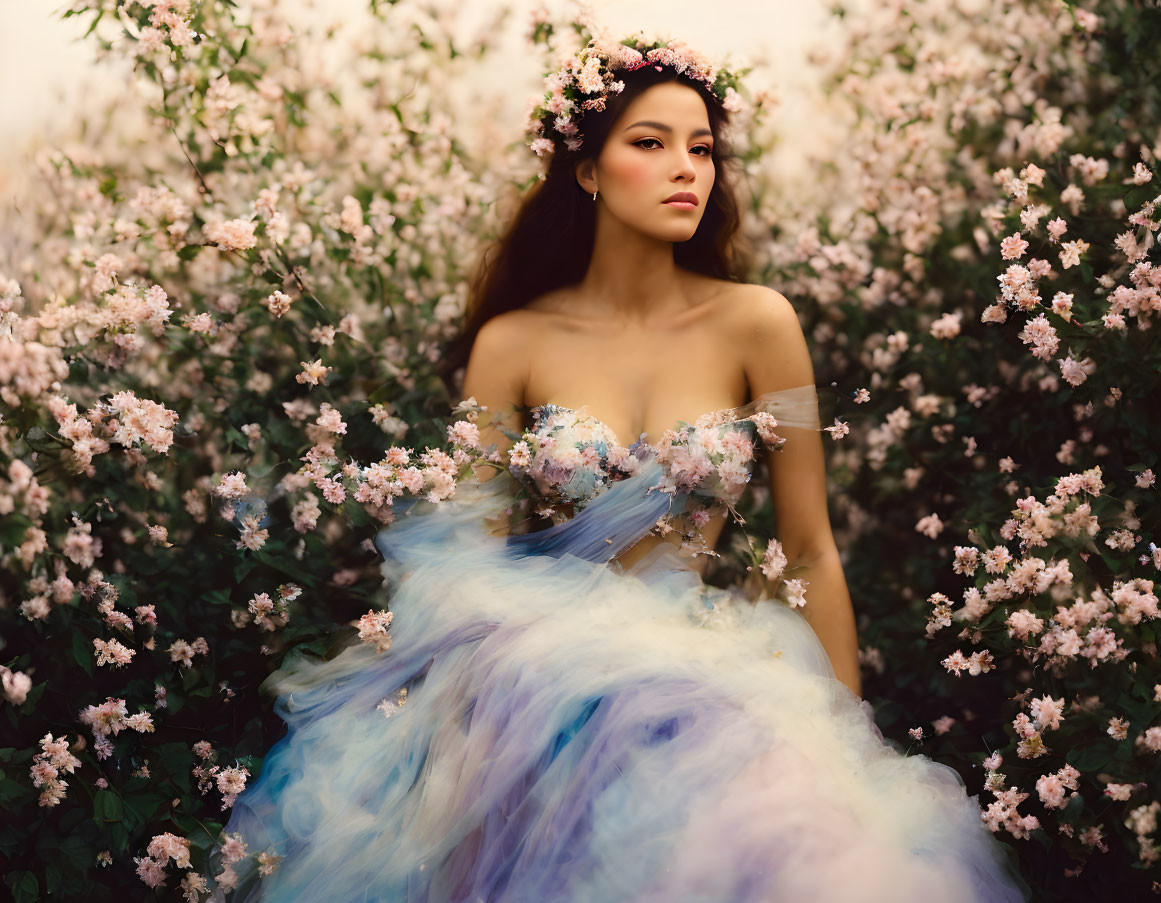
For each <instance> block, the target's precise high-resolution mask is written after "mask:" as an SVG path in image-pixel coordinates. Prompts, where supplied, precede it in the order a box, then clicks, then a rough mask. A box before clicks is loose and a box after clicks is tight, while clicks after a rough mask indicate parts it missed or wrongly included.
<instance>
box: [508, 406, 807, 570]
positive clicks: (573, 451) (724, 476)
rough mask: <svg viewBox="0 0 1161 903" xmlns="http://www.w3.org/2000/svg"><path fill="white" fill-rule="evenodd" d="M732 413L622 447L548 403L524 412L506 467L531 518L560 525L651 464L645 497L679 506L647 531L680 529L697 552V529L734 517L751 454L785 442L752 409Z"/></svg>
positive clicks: (768, 418)
mask: <svg viewBox="0 0 1161 903" xmlns="http://www.w3.org/2000/svg"><path fill="white" fill-rule="evenodd" d="M738 411H739V409H738V408H724V409H721V410H718V411H712V412H709V413H706V414H703V415H701V416H700V417H698V418H697V419H696V420H695V421H694V422H693V423H692V424H689V423H686V422H684V421H679V422H678V424H677V426H676V427H675V428H671V429H668V430H666V431H665V432H664V433H663V434H662V435H661V438H660V439H659V440H658V441H657V442H656V443H649V442H647V441H646V440H645V434H644V433H642V434H641V436H640V437H639V438H638V439H637V440H636V441H635V442H633V443H632V444H631V445H628V446H626V445H623V444H621V443H620V442H619V440H618V438H617V436H616V435H615V434H614V433H613V431H612V430H611V429H610V428H609V427H608V425H607V424H605V423H603V422H602V421H600V420H599V419H597V418H596V417H593V416H591V415H589V414H587V413H586V412H585V411H584V410H578V409H574V408H569V407H566V406H564V405H559V404H555V403H551V402H549V403H545V404H541V405H537V406H535V407H533V408H531V409H530V414H531V421H532V422H531V424H530V426H529V428H528V429H526V430H525V431H524V433H523V435H522V436H521V437H520V440H519V441H518V442H516V443H515V444H514V445H513V447H512V448H511V450H510V452H509V465H508V467H509V470H510V471H511V473H512V474H513V475H514V476H515V477H516V479H517V480H518V481H519V482H520V483H522V484H523V485H524V486H525V487H526V488H527V489H528V491H529V492H530V494H531V495H532V496H534V497H535V498H536V499H537V500H539V503H540V504H539V507H538V508H537V513H538V514H540V515H541V516H544V517H548V518H550V519H552V520H553V522H555V523H560V522H562V521H564V520H567V519H568V517H569V516H570V515H571V513H575V512H576V511H579V510H581V509H582V508H583V507H584V506H585V505H587V504H588V503H589V502H590V501H592V499H594V498H595V497H596V496H597V495H598V494H599V493H600V492H601V490H603V489H604V488H606V487H607V486H609V485H610V484H612V483H615V482H618V481H620V480H623V479H626V478H627V477H631V476H634V475H635V474H637V473H638V472H639V471H640V470H641V468H642V467H644V466H645V465H646V463H647V462H649V461H650V460H654V461H656V462H657V464H659V465H660V473H659V475H658V476H657V478H656V480H655V481H654V482H652V483H651V484H650V485H649V486H648V487H646V491H647V492H664V493H669V494H670V495H672V496H673V497H674V501H675V502H678V500H680V503H679V504H674V505H673V506H672V507H671V512H670V514H669V515H668V516H666V517H663V518H661V519H660V520H659V521H658V522H657V524H656V525H655V527H654V531H653V532H655V533H658V534H662V535H664V534H666V533H670V532H672V531H674V530H680V531H681V533H682V535H683V537H684V539H685V541H686V543H688V544H690V545H691V546H692V547H693V548H697V547H698V546H699V545H701V543H700V538H701V533H700V530H701V528H702V527H703V526H705V525H706V524H707V523H709V521H710V520H711V518H712V517H713V516H714V515H716V514H724V513H726V512H727V511H730V512H733V513H734V514H735V516H736V511H734V503H736V502H737V500H738V499H739V498H740V497H741V495H742V492H743V491H744V490H745V488H746V484H747V483H748V482H749V481H750V477H751V475H752V473H753V470H754V462H755V460H756V458H757V450H758V448H759V447H761V446H762V445H765V446H766V447H769V448H780V447H781V445H782V444H783V443H784V442H785V441H786V440H785V439H783V438H781V437H779V436H778V435H776V434H775V432H774V428H775V427H776V426H777V425H778V423H777V420H775V418H774V417H773V415H771V414H769V413H766V412H763V411H755V412H754V413H752V414H750V415H749V416H747V417H741V418H739V417H737V416H736V415H737V413H738ZM562 507H567V508H571V509H572V511H571V512H569V511H562V510H560V509H561V508H562Z"/></svg>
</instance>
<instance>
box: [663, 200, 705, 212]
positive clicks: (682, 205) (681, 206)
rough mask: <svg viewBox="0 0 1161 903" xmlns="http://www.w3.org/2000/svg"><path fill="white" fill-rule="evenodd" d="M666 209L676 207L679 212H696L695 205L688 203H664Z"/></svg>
mask: <svg viewBox="0 0 1161 903" xmlns="http://www.w3.org/2000/svg"><path fill="white" fill-rule="evenodd" d="M664 203H665V205H666V206H667V207H677V208H678V209H680V210H696V209H697V204H694V203H691V202H689V201H665V202H664Z"/></svg>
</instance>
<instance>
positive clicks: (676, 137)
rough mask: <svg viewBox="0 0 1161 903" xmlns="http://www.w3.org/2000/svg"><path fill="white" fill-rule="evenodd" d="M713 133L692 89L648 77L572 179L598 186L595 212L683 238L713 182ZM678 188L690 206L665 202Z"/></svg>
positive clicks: (643, 229) (689, 233)
mask: <svg viewBox="0 0 1161 903" xmlns="http://www.w3.org/2000/svg"><path fill="white" fill-rule="evenodd" d="M713 140H714V139H713V133H712V132H711V131H710V123H709V115H708V114H707V113H706V108H705V102H704V101H703V100H702V98H701V96H700V95H699V94H698V92H697V89H695V88H692V87H690V86H689V85H683V84H680V83H678V82H664V83H662V84H659V85H654V86H653V87H651V88H648V89H647V90H645V91H643V92H642V93H641V94H639V95H638V96H637V97H635V98H634V99H633V100H632V101H631V102H630V103H629V105H628V106H627V107H625V109H624V110H622V111H621V115H620V116H618V117H617V120H616V121H615V122H614V123H613V127H612V129H610V131H609V136H608V138H607V140H606V141H605V145H604V147H603V148H601V152H600V154H599V155H598V156H597V159H596V163H595V166H594V165H593V161H591V160H587V161H584V162H582V163H581V164H579V165H578V166H577V181H578V182H579V183H580V185H581V187H582V188H584V189H585V190H586V191H588V193H589V194H590V195H591V194H592V193H593V191H597V192H599V194H598V198H597V201H596V203H597V204H603V205H604V207H605V210H604V211H600V212H601V213H607V214H609V215H612V216H614V217H616V218H617V219H618V220H620V221H622V222H623V223H625V224H626V225H628V226H630V227H631V228H634V229H636V230H638V231H640V232H643V233H645V234H647V235H651V236H653V237H655V238H658V239H661V240H664V241H673V242H678V241H687V240H688V239H690V238H691V237H692V236H693V234H694V232H696V231H697V226H698V223H700V222H701V218H702V214H703V213H704V212H705V205H706V201H707V199H708V198H709V194H710V189H711V188H712V187H713V184H714V162H713V159H712V157H711V156H710V154H711V151H712V150H713ZM678 192H684V193H688V194H691V195H693V196H694V198H695V206H692V207H690V206H689V205H681V204H674V203H666V202H665V201H666V199H667V198H669V197H671V196H672V195H674V194H676V193H678Z"/></svg>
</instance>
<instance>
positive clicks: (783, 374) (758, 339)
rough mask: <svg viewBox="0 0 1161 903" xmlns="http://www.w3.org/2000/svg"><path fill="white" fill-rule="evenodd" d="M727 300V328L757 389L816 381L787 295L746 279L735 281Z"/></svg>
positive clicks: (748, 376) (762, 390) (748, 377)
mask: <svg viewBox="0 0 1161 903" xmlns="http://www.w3.org/2000/svg"><path fill="white" fill-rule="evenodd" d="M728 300H729V314H728V317H727V318H726V322H727V324H728V325H727V329H728V330H729V331H730V333H731V335H732V336H733V338H734V341H735V343H736V344H735V347H736V348H738V349H739V352H740V354H741V358H742V361H743V366H744V368H745V371H746V378H747V381H748V382H749V384H750V386H751V388H752V389H753V390H754V391H755V392H767V391H773V390H774V389H777V388H782V387H785V386H794V385H801V384H802V383H806V382H812V381H813V369H812V366H811V362H810V352H809V349H808V347H807V344H806V337H805V335H804V334H803V331H802V324H801V323H800V322H799V319H798V311H797V310H795V309H794V305H793V304H791V303H790V301H789V299H788V298H786V296H785V295H783V294H782V293H781V292H779V291H777V290H776V289H772V288H770V287H769V286H766V285H754V284H750V283H743V284H736V285H735V287H734V289H733V291H732V292H731V294H730V298H729V299H728Z"/></svg>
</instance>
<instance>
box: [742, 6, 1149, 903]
mask: <svg viewBox="0 0 1161 903" xmlns="http://www.w3.org/2000/svg"><path fill="white" fill-rule="evenodd" d="M972 6H973V9H972V10H971V12H970V14H968V13H967V12H966V11H961V10H960V9H959V8H958V7H952V8H950V9H949V8H947V7H944V6H940V7H938V8H935V7H929V6H928V5H925V4H918V5H916V4H906V5H899V4H891V5H880V4H876V5H874V6H873V8H872V9H871V10H870V11H869V12H868V13H867V14H865V15H862V14H859V15H849V16H847V17H845V19H844V23H845V25H846V28H845V29H844V36H843V38H844V41H843V43H842V44H841V45H840V46H834V45H832V46H830V47H827V48H820V49H819V50H818V51H816V53H815V54H814V59H815V60H816V61H817V62H818V63H819V64H820V65H826V66H828V67H829V73H830V75H829V82H828V84H829V96H830V98H831V100H832V101H833V104H834V110H835V115H836V116H837V115H846V116H847V117H848V120H847V123H848V125H847V128H846V129H844V130H842V141H843V147H842V148H841V150H840V149H838V148H836V149H835V151H834V156H835V158H841V159H842V160H843V161H844V165H842V166H836V167H833V168H823V169H821V170H820V174H821V176H822V177H821V178H820V179H819V182H818V185H817V186H816V190H815V191H814V192H813V193H812V194H811V195H809V196H799V197H793V198H790V199H788V200H784V197H785V193H784V192H778V191H777V190H776V189H777V187H778V186H777V185H776V184H774V183H773V182H772V180H773V179H774V178H776V174H770V175H769V176H767V175H766V174H765V173H759V174H758V176H759V177H760V178H762V179H764V180H765V184H766V186H767V187H766V188H765V189H763V190H762V197H763V198H764V199H765V200H764V205H765V206H766V209H760V216H759V218H760V219H761V220H762V221H765V222H777V221H782V222H783V223H784V224H786V225H785V229H786V234H787V235H788V236H790V238H789V240H787V241H782V242H779V241H769V240H766V242H765V245H764V247H765V248H766V253H767V259H766V261H765V264H764V268H765V274H766V275H765V276H764V277H763V278H764V279H765V280H766V281H768V282H770V284H772V285H775V286H776V287H778V288H780V289H781V290H782V291H783V292H785V293H786V294H787V295H788V296H789V297H790V298H791V299H793V300H795V301H796V302H799V306H800V308H801V309H802V310H803V311H804V312H805V313H806V315H807V316H806V319H807V321H808V322H807V325H808V328H809V329H810V331H811V333H812V335H813V338H814V343H813V344H814V345H815V347H816V348H817V349H818V350H819V351H820V352H822V354H821V355H820V361H819V362H818V363H817V364H816V367H817V375H818V381H819V382H828V381H831V380H833V381H834V382H836V383H838V384H840V385H848V384H851V383H854V384H861V383H865V384H866V385H867V386H868V388H869V392H870V396H871V400H870V403H869V404H868V405H867V406H866V407H865V408H864V412H865V413H864V414H863V422H860V421H859V420H858V419H856V420H855V421H854V423H853V424H852V425H853V427H854V428H853V430H852V434H851V441H849V442H847V443H844V444H843V445H842V446H839V447H836V448H835V449H834V450H833V452H832V454H831V458H830V475H831V479H832V488H834V489H835V490H836V492H835V493H834V495H833V503H834V509H833V510H834V512H835V525H836V536H837V539H838V545H839V547H840V549H842V550H843V551H844V558H845V571H846V574H847V578H848V582H849V585H850V588H851V594H852V598H853V599H854V601H855V607H856V612H857V615H858V626H859V634H860V644H861V649H860V660H861V662H862V663H863V665H864V668H865V671H864V691H865V693H866V694H867V696H868V698H870V699H871V700H873V701H874V702H875V704H876V713H877V719H878V722H879V724H880V725H881V727H882V728H883V730H884V732H885V733H887V734H888V735H892V734H893V735H894V736H895V737H896V738H898V739H899V740H901V741H902V742H903V743H904V744H907V743H908V742H909V741H912V742H910V747H911V748H912V749H914V750H917V751H922V752H924V753H926V754H928V755H931V756H934V757H936V758H938V759H939V760H941V761H944V762H947V763H948V764H952V765H955V766H956V767H958V768H959V770H960V771H961V773H962V774H963V775H964V777H965V779H966V780H967V781H968V782H969V787H970V788H971V789H972V791H973V792H975V791H979V792H980V793H981V797H980V804H981V807H982V808H983V810H984V812H983V819H984V823H985V824H986V825H987V826H988V827H989V828H990V829H992V830H993V831H996V832H998V833H999V835H1000V836H1001V837H1002V838H1005V839H1007V840H1009V841H1016V843H1015V844H1014V849H1015V851H1016V853H1017V854H1018V855H1019V856H1020V857H1021V860H1022V864H1023V867H1024V871H1025V873H1026V876H1027V878H1028V880H1029V882H1030V883H1031V884H1032V885H1033V887H1035V888H1036V889H1037V893H1038V897H1037V898H1038V899H1044V900H1056V899H1077V898H1092V897H1097V896H1104V895H1107V894H1109V893H1110V892H1111V891H1110V888H1117V889H1118V890H1120V891H1123V892H1124V893H1125V894H1126V895H1127V896H1129V897H1134V898H1138V897H1142V896H1143V895H1144V894H1145V893H1146V892H1149V891H1156V890H1158V889H1161V884H1159V883H1158V880H1159V879H1161V862H1159V853H1161V847H1159V843H1161V835H1159V834H1158V831H1157V810H1158V808H1161V804H1159V803H1158V797H1157V788H1158V786H1161V783H1159V782H1161V755H1159V747H1158V742H1157V741H1158V735H1159V733H1161V732H1159V731H1158V726H1159V725H1161V719H1159V716H1161V706H1159V703H1161V687H1159V685H1158V679H1159V678H1161V668H1159V667H1158V654H1157V635H1158V630H1157V628H1158V622H1157V617H1158V611H1157V588H1156V582H1155V581H1156V579H1157V572H1158V570H1159V569H1161V555H1159V554H1158V548H1157V545H1156V543H1155V542H1154V541H1153V540H1155V539H1156V536H1157V532H1158V527H1159V520H1158V507H1157V504H1156V502H1157V485H1156V482H1155V476H1154V475H1155V474H1156V472H1157V469H1158V465H1159V463H1161V462H1159V461H1158V457H1157V449H1158V448H1159V447H1161V442H1159V441H1158V439H1159V438H1161V434H1159V433H1158V428H1157V426H1156V409H1157V408H1156V404H1155V403H1154V402H1153V401H1152V399H1153V398H1155V397H1156V396H1155V393H1156V392H1157V389H1158V383H1159V381H1161V353H1159V349H1158V343H1157V341H1156V333H1155V331H1154V325H1155V323H1156V322H1157V314H1158V312H1159V311H1161V294H1159V292H1158V285H1161V276H1159V274H1161V270H1159V269H1158V265H1157V263H1156V262H1155V261H1152V260H1151V259H1150V258H1151V257H1153V256H1154V255H1155V254H1156V245H1155V240H1156V233H1157V229H1158V227H1159V218H1158V217H1157V215H1156V212H1157V211H1156V207H1157V204H1158V203H1161V190H1159V189H1158V187H1157V181H1156V177H1157V173H1158V169H1159V167H1158V153H1161V147H1159V146H1158V145H1157V143H1156V142H1157V140H1158V135H1159V134H1161V131H1159V126H1161V95H1159V93H1158V87H1157V86H1158V80H1157V76H1158V72H1157V68H1156V61H1155V60H1154V59H1149V60H1148V61H1143V60H1142V58H1141V55H1140V53H1138V52H1134V50H1135V48H1138V47H1145V46H1152V45H1153V44H1155V43H1156V42H1157V41H1158V39H1159V38H1161V10H1158V9H1156V8H1154V7H1150V6H1144V7H1142V6H1140V5H1134V4H1126V3H1119V2H1098V3H1091V4H1088V3H1086V4H1085V5H1084V6H1085V8H1082V7H1080V6H1079V5H1077V4H1073V3H1067V4H1065V3H1054V2H1053V3H1050V2H1043V3H1041V2H1029V3H1023V4H1020V5H1018V6H1011V5H1009V4H1000V3H991V2H987V0H984V2H980V3H975V4H972ZM816 153H817V152H816ZM829 198H844V199H850V203H844V204H841V205H840V204H836V203H834V202H832V201H830V200H828V199H829ZM776 205H777V206H776ZM750 502H751V503H752V504H754V505H756V506H757V505H760V504H761V503H763V502H764V499H763V498H762V497H761V494H758V495H756V496H753V497H751V499H750ZM762 516H763V515H762V513H761V511H760V510H759V511H755V512H753V513H752V514H750V515H749V519H750V520H751V521H754V520H756V519H761V517H762ZM774 557H775V559H777V556H776V555H775V556H774ZM773 570H775V571H776V570H777V561H776V560H775V565H774V568H773ZM807 598H809V591H808V593H807ZM917 723H919V726H918V727H916V726H915V725H916V724H917ZM928 725H929V726H928Z"/></svg>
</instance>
